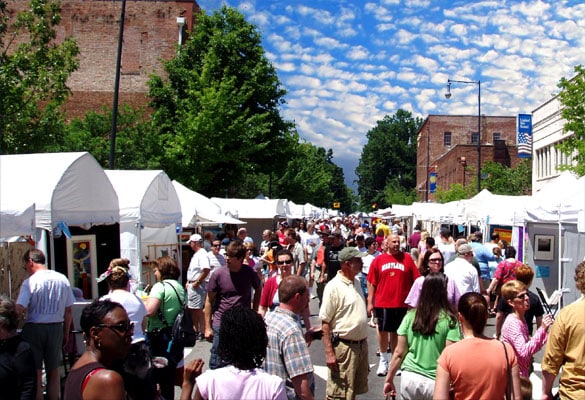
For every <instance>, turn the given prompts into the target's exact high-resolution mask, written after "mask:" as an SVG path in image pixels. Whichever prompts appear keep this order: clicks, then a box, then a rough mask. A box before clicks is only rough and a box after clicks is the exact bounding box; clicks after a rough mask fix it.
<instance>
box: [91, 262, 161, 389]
mask: <svg viewBox="0 0 585 400" xmlns="http://www.w3.org/2000/svg"><path fill="white" fill-rule="evenodd" d="M129 269H130V260H128V259H127V258H114V259H113V260H112V261H110V265H109V266H108V269H107V270H106V272H104V273H103V274H101V275H100V277H99V278H98V279H97V281H98V282H103V281H106V282H107V284H108V288H109V289H110V291H109V293H108V294H107V295H105V296H102V298H101V299H102V300H105V299H107V300H111V301H114V302H116V303H119V304H121V305H122V307H124V310H126V313H127V314H128V318H130V321H132V323H133V324H134V332H133V334H132V347H131V348H130V353H129V354H128V356H127V357H126V359H125V360H124V364H123V365H121V366H120V368H119V369H117V371H118V372H120V373H121V374H122V376H123V377H124V383H125V385H126V392H127V393H128V396H129V397H130V398H132V399H144V400H148V399H153V398H154V396H155V395H156V385H154V384H153V383H152V379H151V368H152V362H151V356H150V350H149V348H148V345H147V344H146V340H145V339H146V338H145V336H144V331H145V330H146V307H145V306H144V303H143V302H142V300H140V299H139V298H138V296H136V295H135V294H134V293H131V292H130V291H129V289H130V273H129Z"/></svg>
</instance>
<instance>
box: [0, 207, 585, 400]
mask: <svg viewBox="0 0 585 400" xmlns="http://www.w3.org/2000/svg"><path fill="white" fill-rule="evenodd" d="M406 231H407V229H406V227H405V226H404V224H403V223H402V222H401V221H400V220H392V221H385V220H380V221H378V222H377V223H376V224H373V225H371V226H370V225H369V224H368V223H363V222H360V221H358V220H351V219H346V220H344V219H342V218H338V219H333V220H330V221H323V220H316V221H308V222H307V223H306V226H305V223H304V222H303V224H302V225H301V224H299V225H297V226H295V227H290V226H289V225H288V221H285V220H283V221H280V222H279V223H278V227H277V229H276V230H275V231H274V232H273V231H271V230H265V231H264V232H263V234H262V241H259V242H258V243H255V241H254V239H253V238H251V237H250V236H248V232H247V230H246V228H240V229H239V230H237V232H233V233H229V234H225V233H223V232H222V233H220V234H213V233H211V232H201V234H199V233H194V234H193V235H191V236H190V238H189V240H188V241H187V245H189V246H190V248H191V249H192V250H193V255H192V257H191V259H190V262H189V266H188V268H187V269H186V271H182V270H181V268H180V267H179V265H178V264H177V261H176V260H175V259H173V258H172V257H168V256H166V257H161V258H158V259H157V260H155V262H154V267H153V271H154V276H155V278H156V280H157V282H156V284H154V285H153V287H152V288H151V289H150V291H149V292H148V293H141V294H138V295H137V294H135V293H132V292H131V288H132V287H133V285H131V284H130V280H131V278H132V277H131V276H130V272H129V271H130V265H129V261H128V260H126V259H114V260H112V261H111V263H110V265H109V266H108V269H107V270H106V272H104V274H102V275H101V276H100V278H99V279H98V280H99V281H104V282H106V283H107V285H108V294H107V295H106V296H103V297H102V298H100V299H96V300H94V301H92V302H91V304H90V305H88V306H87V307H86V308H85V309H84V310H83V313H82V316H81V320H80V321H79V323H80V326H81V329H82V331H83V336H84V340H85V344H86V346H85V351H84V352H83V354H82V355H81V356H80V358H79V359H78V360H77V361H76V362H75V364H74V365H73V367H72V368H71V370H70V371H69V372H68V375H67V379H66V382H65V386H64V390H63V398H64V399H66V400H69V399H84V400H88V399H103V398H108V399H147V400H148V399H173V398H174V397H175V390H176V389H175V388H176V386H179V387H180V388H181V399H182V400H187V399H191V398H195V399H233V398H238V399H282V400H284V399H304V400H306V399H308V400H312V399H313V398H314V396H315V377H314V366H313V364H312V361H311V357H310V353H309V346H310V345H311V343H312V341H313V340H315V339H322V342H323V347H324V351H325V354H324V355H325V361H326V365H327V369H328V377H327V384H326V388H325V392H326V398H327V399H354V398H355V397H356V396H358V395H363V394H366V393H368V390H369V389H368V379H369V370H370V362H369V360H370V358H369V357H370V350H374V349H375V351H376V354H377V355H378V356H379V362H378V365H377V368H376V375H377V376H380V377H383V379H384V387H383V392H382V393H379V396H380V397H383V396H396V395H399V396H400V397H401V398H405V399H448V398H455V399H479V398H504V397H506V398H509V399H512V398H514V399H520V398H531V397H530V396H531V394H532V391H533V390H538V389H536V388H532V387H531V385H530V380H529V379H528V377H529V375H530V373H531V372H532V370H531V368H532V357H533V356H534V354H535V353H536V352H537V351H539V350H540V349H541V348H542V347H544V346H546V349H545V355H544V358H543V362H542V371H543V387H542V396H543V398H545V399H552V398H553V394H552V386H553V382H554V380H555V377H556V376H557V375H558V374H559V371H560V369H561V368H562V374H561V377H560V389H559V392H560V395H561V398H563V399H564V398H567V399H577V398H584V397H585V373H584V371H583V365H585V300H583V298H582V299H581V300H579V301H577V302H575V303H574V304H571V305H569V306H567V307H565V308H563V309H562V310H561V312H560V313H559V315H558V317H557V320H556V322H555V321H553V317H552V316H551V315H545V314H544V311H543V309H542V306H541V305H540V302H539V301H538V298H537V297H536V295H534V294H533V293H532V292H530V291H529V290H528V288H529V287H530V284H531V283H532V280H533V278H534V271H533V270H532V268H530V267H529V266H527V265H524V264H522V263H521V262H520V261H518V260H516V258H515V257H516V250H515V249H514V247H513V246H511V245H509V244H507V243H504V242H503V241H501V240H499V238H498V237H497V234H495V235H493V236H492V238H491V241H490V242H488V243H483V240H482V236H481V234H479V233H478V234H474V235H472V236H471V237H468V238H463V237H458V238H453V237H452V233H451V232H450V231H449V230H448V229H444V228H443V229H441V230H440V232H438V235H437V236H436V237H432V235H430V234H429V233H428V232H426V231H424V230H423V229H421V226H420V225H417V226H416V227H415V228H414V230H413V233H412V234H411V235H409V236H408V237H407V236H406V234H405V232H406ZM23 262H24V265H25V269H26V270H27V271H28V272H29V275H30V276H29V278H28V279H27V280H25V281H24V283H23V285H22V288H21V293H20V295H19V297H18V299H17V301H16V302H15V303H12V302H11V301H10V300H8V299H6V298H0V381H2V382H9V380H10V379H13V382H15V381H16V382H19V385H18V386H17V387H15V388H14V395H11V396H10V397H9V398H22V399H37V400H41V399H43V398H44V397H43V389H42V387H43V385H42V381H41V378H42V372H43V367H44V371H45V374H46V387H45V390H46V398H47V399H51V400H53V399H54V400H57V399H59V398H60V385H59V374H58V366H59V362H60V355H61V348H62V346H63V345H64V344H66V343H67V341H68V340H69V335H68V333H69V331H70V329H71V326H72V316H71V306H72V304H73V302H74V298H73V291H72V288H71V287H70V286H69V282H68V280H67V278H66V277H65V276H64V275H62V274H60V273H58V272H55V271H51V270H49V269H48V268H47V267H46V266H45V256H44V254H43V253H42V252H41V251H40V250H36V249H33V250H30V251H27V252H26V253H25V255H24V258H23ZM494 262H495V263H496V264H497V268H496V273H495V275H494V276H493V277H492V276H491V274H490V272H489V265H490V264H493V263H494ZM182 275H183V276H184V277H185V278H184V279H182V278H181V276H182ZM181 281H182V283H181ZM575 281H576V283H577V287H578V288H579V290H581V292H582V293H584V294H585V262H582V263H580V264H578V265H577V267H576V268H575ZM311 298H313V299H316V300H317V301H318V303H319V314H318V318H319V320H320V322H321V326H320V327H319V326H313V325H312V324H311V320H310V318H309V316H310V313H309V303H310V300H311ZM183 309H185V310H186V312H187V313H189V314H190V316H191V320H192V324H193V330H194V331H195V332H196V334H197V337H198V339H199V340H207V341H209V342H210V343H211V349H210V354H209V359H208V360H203V359H195V360H193V361H191V362H190V363H187V364H186V365H185V364H184V363H185V360H184V347H183V346H182V345H181V344H180V343H178V341H177V340H175V339H176V338H174V337H173V329H172V327H173V323H174V321H175V319H176V318H177V316H178V315H179V314H180V311H181V310H183ZM25 311H26V313H25ZM25 315H26V320H25V324H24V328H23V330H22V334H21V335H17V334H16V321H17V319H18V316H21V317H23V316H25ZM494 316H495V317H496V336H497V337H496V338H492V337H488V336H486V335H485V333H484V330H485V327H486V324H487V321H488V318H490V317H494ZM534 323H536V329H534V326H533V325H534ZM372 327H373V328H375V329H376V333H377V341H376V343H374V344H369V343H368V340H367V337H368V332H369V329H372ZM549 331H550V333H549ZM547 342H548V344H547ZM25 361H26V362H25ZM31 365H34V366H35V369H34V370H33V369H32V368H31ZM205 366H207V369H206V370H204V369H205V368H204V367H205ZM11 374H12V375H11ZM15 376H18V377H19V378H18V379H17V380H14V379H15V378H14V377H15ZM397 376H400V377H401V378H400V385H399V386H400V387H398V385H397V384H396V383H395V380H396V377H397ZM12 387H14V386H11V388H12ZM11 393H12V392H11ZM373 396H374V395H373ZM375 396H377V395H375Z"/></svg>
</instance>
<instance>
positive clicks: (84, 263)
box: [67, 235, 98, 299]
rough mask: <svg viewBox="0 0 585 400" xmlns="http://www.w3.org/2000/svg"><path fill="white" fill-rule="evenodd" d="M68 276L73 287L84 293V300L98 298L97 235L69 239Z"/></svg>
mask: <svg viewBox="0 0 585 400" xmlns="http://www.w3.org/2000/svg"><path fill="white" fill-rule="evenodd" d="M67 276H68V278H69V281H70V282H71V286H72V287H78V288H79V289H81V290H82V291H83V297H84V298H86V299H94V298H96V297H97V296H98V291H97V281H96V278H97V252H96V244H95V235H81V236H71V239H69V238H68V239H67Z"/></svg>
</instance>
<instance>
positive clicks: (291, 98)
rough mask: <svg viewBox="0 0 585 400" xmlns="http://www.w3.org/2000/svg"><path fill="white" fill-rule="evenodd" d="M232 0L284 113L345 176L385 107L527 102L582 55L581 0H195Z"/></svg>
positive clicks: (527, 108)
mask: <svg viewBox="0 0 585 400" xmlns="http://www.w3.org/2000/svg"><path fill="white" fill-rule="evenodd" d="M196 1H197V3H198V4H199V5H200V7H201V8H203V9H204V10H205V11H206V12H207V13H212V12H213V11H215V10H218V9H219V8H220V7H221V6H222V5H223V4H226V5H228V6H231V7H234V8H236V9H238V10H239V11H240V12H241V13H242V14H244V15H245V17H246V19H247V20H248V21H249V22H251V23H253V24H255V25H256V26H257V27H258V29H259V31H260V32H261V34H262V36H263V46H264V49H265V51H266V55H267V57H268V59H269V60H271V62H272V63H273V65H274V66H275V67H276V69H277V71H278V76H279V79H280V81H281V83H282V85H283V86H284V87H285V88H286V90H287V92H288V93H287V95H286V97H285V99H286V101H287V103H286V104H285V105H284V106H283V107H282V114H283V116H284V118H286V119H288V120H292V121H294V122H295V123H296V125H297V129H298V132H299V134H300V135H301V137H303V138H305V139H306V140H307V141H309V142H311V143H313V144H315V145H317V146H321V147H325V148H331V149H333V154H334V161H335V162H336V163H337V164H338V165H340V166H341V167H343V169H344V174H345V179H346V183H347V184H348V185H350V186H352V187H355V184H354V183H353V181H355V179H356V176H355V167H356V166H357V163H358V161H359V158H360V155H361V151H362V147H363V145H364V144H365V143H366V133H367V132H368V130H370V129H371V128H372V127H373V126H375V125H376V122H377V121H379V120H381V119H382V118H383V117H384V116H385V115H393V114H394V113H395V112H396V111H397V110H399V109H404V110H407V111H410V112H412V113H413V115H414V116H419V117H422V118H426V116H427V115H429V114H453V115H470V114H471V115H477V85H471V84H469V85H465V84H454V85H453V86H452V90H451V91H452V97H451V99H450V100H446V99H445V96H444V92H445V85H446V83H447V79H448V78H451V79H456V80H472V81H477V80H481V97H482V114H485V115H516V114H518V113H530V112H532V110H534V109H535V108H537V107H538V106H539V105H540V104H542V103H543V102H545V101H547V100H548V99H550V97H551V94H553V93H556V92H557V91H558V89H557V84H558V82H559V80H560V79H561V78H562V77H571V76H572V74H573V67H574V66H575V65H577V64H585V4H581V1H562V0H560V1H559V0H556V1H502V0H486V1H443V0H441V1H432V0H406V1H405V0H379V1H368V0H363V1H360V0H337V1H333V0H311V1H307V0H294V1H292V0H274V1H272V0H258V1H255V0H248V1H245V0H196Z"/></svg>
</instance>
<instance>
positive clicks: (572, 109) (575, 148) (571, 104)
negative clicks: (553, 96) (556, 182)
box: [557, 65, 585, 176]
mask: <svg viewBox="0 0 585 400" xmlns="http://www.w3.org/2000/svg"><path fill="white" fill-rule="evenodd" d="M575 74H576V75H575V76H574V77H573V78H571V79H566V78H562V79H561V81H560V83H559V85H558V86H559V88H561V89H562V90H561V92H560V93H559V99H560V101H561V104H562V105H563V110H562V116H563V118H564V119H565V121H566V122H565V126H564V129H563V130H564V132H565V133H566V134H572V135H571V136H568V137H567V138H566V139H565V140H564V141H563V142H562V143H561V144H559V145H558V146H557V147H558V148H559V149H560V150H561V151H562V152H563V153H565V154H566V155H568V156H572V157H573V161H574V164H573V165H566V166H562V168H563V169H567V170H570V171H573V172H575V173H576V174H577V175H579V176H583V175H585V100H584V99H585V68H584V67H583V66H582V65H577V66H576V67H575Z"/></svg>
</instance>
